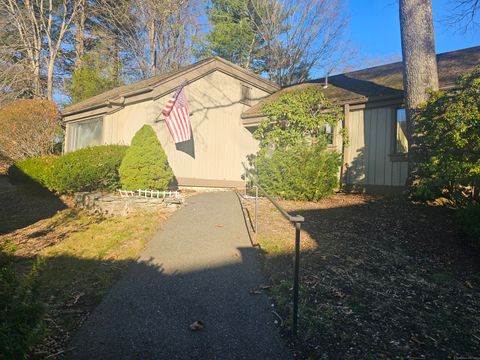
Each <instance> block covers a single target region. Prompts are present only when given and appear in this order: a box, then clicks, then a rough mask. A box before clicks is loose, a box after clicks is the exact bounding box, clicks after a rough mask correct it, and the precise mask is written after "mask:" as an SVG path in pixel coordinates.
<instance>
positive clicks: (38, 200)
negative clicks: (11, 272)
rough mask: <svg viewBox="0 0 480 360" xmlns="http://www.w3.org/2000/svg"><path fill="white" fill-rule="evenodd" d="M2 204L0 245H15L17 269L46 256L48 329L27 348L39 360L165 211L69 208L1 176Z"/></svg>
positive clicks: (60, 344) (42, 276)
mask: <svg viewBox="0 0 480 360" xmlns="http://www.w3.org/2000/svg"><path fill="white" fill-rule="evenodd" d="M67 202H68V201H67ZM0 204H1V206H0V247H4V248H7V249H10V250H13V252H14V255H15V264H16V268H17V270H18V273H19V274H22V273H26V272H28V270H29V269H30V267H31V265H32V264H33V262H34V260H35V259H36V258H41V259H42V263H43V265H41V268H40V269H41V270H40V272H39V282H40V296H41V299H42V301H43V302H44V303H45V305H46V306H45V307H46V314H45V332H44V335H43V337H42V339H41V341H40V342H39V343H38V345H37V346H36V347H35V348H34V349H33V352H32V354H31V355H32V357H33V358H38V359H44V358H49V359H52V358H53V359H54V358H57V355H61V354H63V353H64V352H65V351H68V348H67V347H66V346H67V344H68V341H69V339H70V337H71V334H72V332H73V331H74V330H76V329H77V328H78V327H79V326H80V325H81V324H82V323H83V321H84V320H85V319H86V318H87V316H88V315H89V313H90V312H91V311H92V310H93V308H94V307H95V306H96V305H97V304H98V303H99V302H100V300H101V299H102V297H103V296H104V294H105V293H106V292H107V291H108V290H109V288H110V287H111V285H112V284H113V283H114V282H115V281H116V280H117V279H118V278H119V277H120V276H121V274H122V273H123V272H124V271H125V269H126V268H127V266H128V265H129V264H131V263H132V262H133V261H135V259H136V258H137V257H138V255H139V253H140V252H141V250H142V249H143V247H144V245H145V242H146V241H148V240H149V239H150V237H151V236H152V235H153V233H154V232H155V231H156V230H157V229H158V228H159V226H160V225H161V224H162V223H163V221H164V220H165V219H166V218H167V216H168V213H136V214H132V215H129V216H128V217H109V218H105V217H102V216H99V215H92V214H90V213H88V212H85V211H79V210H76V209H73V208H69V207H68V206H66V205H65V203H64V201H61V200H60V199H58V198H57V197H55V196H53V195H52V194H50V193H48V192H45V191H41V190H39V189H38V188H34V187H28V186H14V187H12V186H9V185H8V184H7V183H6V181H5V179H3V180H2V179H0Z"/></svg>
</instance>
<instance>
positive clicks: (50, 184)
mask: <svg viewBox="0 0 480 360" xmlns="http://www.w3.org/2000/svg"><path fill="white" fill-rule="evenodd" d="M57 159H58V156H54V155H50V156H42V157H33V158H29V159H25V160H22V161H17V162H15V164H14V165H13V166H11V167H10V169H8V176H9V177H10V180H11V181H12V182H13V183H25V182H31V181H34V182H36V183H38V184H40V185H41V186H43V187H45V188H47V189H48V190H55V176H54V174H53V167H54V165H55V162H56V161H57Z"/></svg>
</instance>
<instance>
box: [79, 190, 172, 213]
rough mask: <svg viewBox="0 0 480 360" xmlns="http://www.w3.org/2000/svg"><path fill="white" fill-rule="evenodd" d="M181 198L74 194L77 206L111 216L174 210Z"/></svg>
mask: <svg viewBox="0 0 480 360" xmlns="http://www.w3.org/2000/svg"><path fill="white" fill-rule="evenodd" d="M181 202H182V201H181V200H175V201H174V202H172V201H168V200H167V201H164V200H163V199H157V198H145V197H122V196H117V195H114V194H101V193H88V192H79V193H75V194H74V204H75V206H76V207H78V208H81V209H85V210H90V211H93V212H95V213H99V214H103V215H110V216H126V215H128V214H130V213H133V212H137V211H158V210H164V211H169V212H170V211H174V210H176V209H177V208H178V207H179V206H180V203H181Z"/></svg>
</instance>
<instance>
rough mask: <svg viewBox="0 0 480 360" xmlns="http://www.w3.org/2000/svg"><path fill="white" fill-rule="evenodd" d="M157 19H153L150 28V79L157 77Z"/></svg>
mask: <svg viewBox="0 0 480 360" xmlns="http://www.w3.org/2000/svg"><path fill="white" fill-rule="evenodd" d="M155 35H156V34H155V19H154V18H153V17H152V19H151V20H150V24H149V26H148V46H149V49H150V77H154V76H155V75H157V43H156V41H155V38H156V36H155Z"/></svg>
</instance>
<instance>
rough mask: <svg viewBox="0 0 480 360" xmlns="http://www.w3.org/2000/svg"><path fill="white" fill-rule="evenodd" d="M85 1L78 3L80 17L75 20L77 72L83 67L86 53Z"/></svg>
mask: <svg viewBox="0 0 480 360" xmlns="http://www.w3.org/2000/svg"><path fill="white" fill-rule="evenodd" d="M85 5H86V4H85V0H79V1H78V10H77V11H78V15H77V17H76V18H75V70H77V69H79V68H80V67H81V66H82V61H83V55H84V53H85V18H86V9H85Z"/></svg>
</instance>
